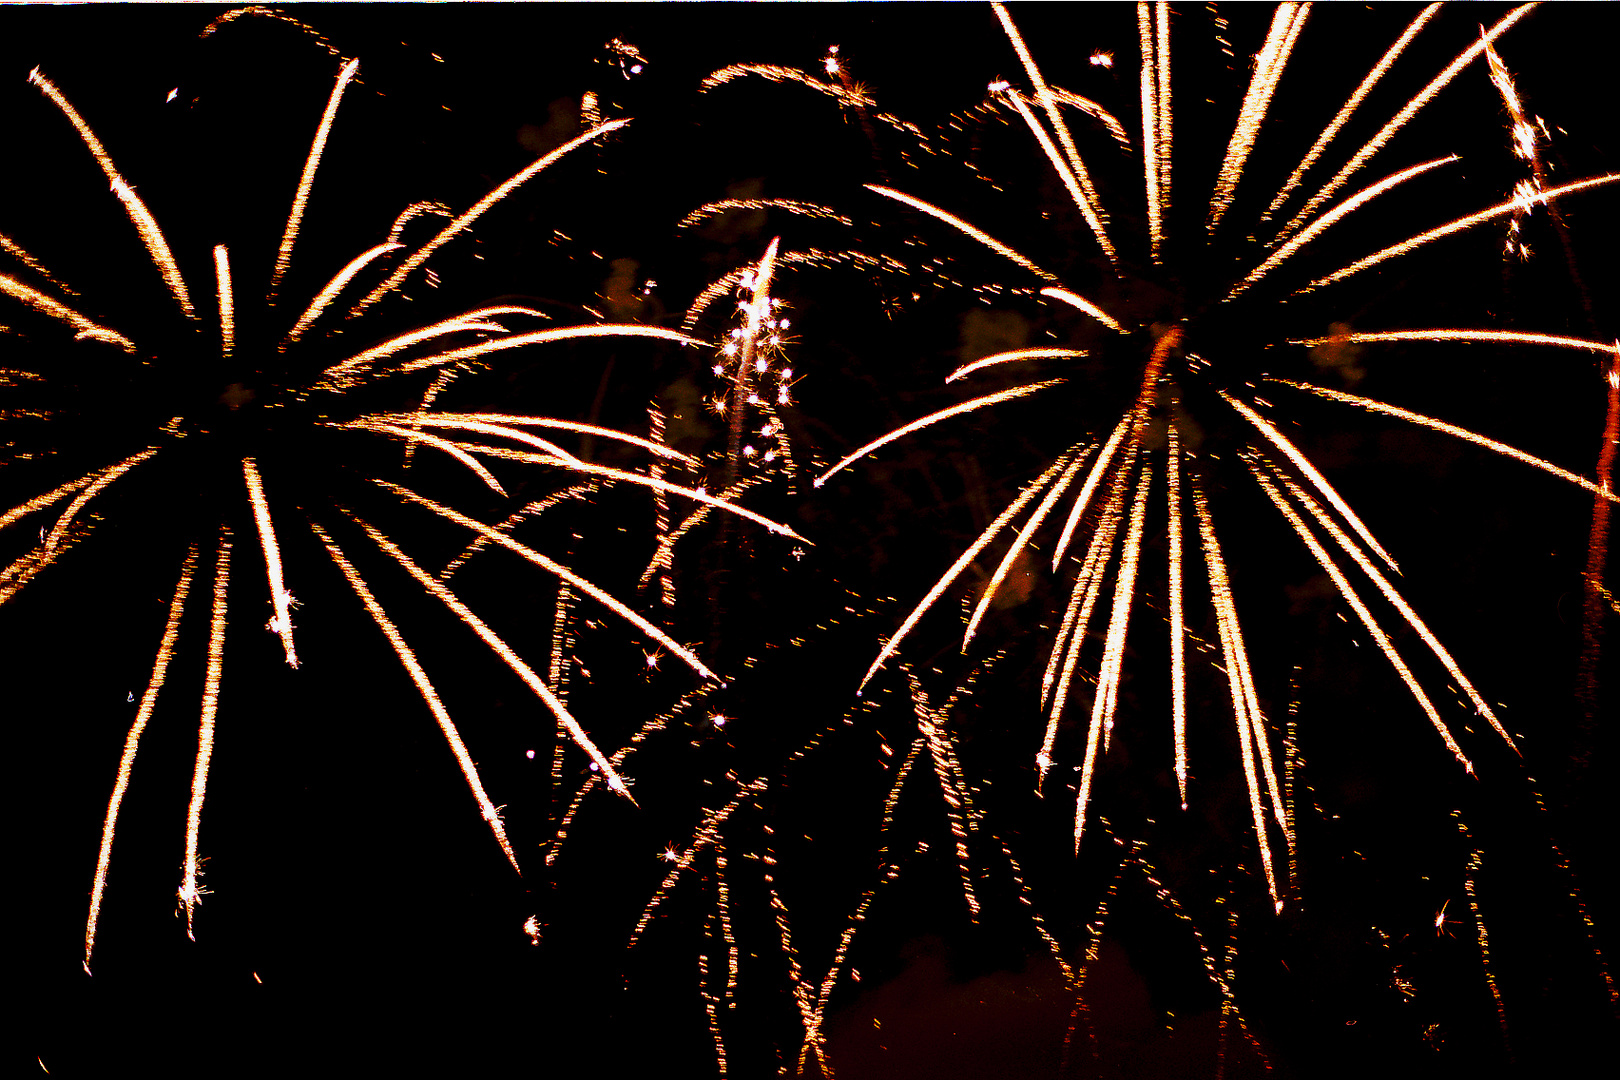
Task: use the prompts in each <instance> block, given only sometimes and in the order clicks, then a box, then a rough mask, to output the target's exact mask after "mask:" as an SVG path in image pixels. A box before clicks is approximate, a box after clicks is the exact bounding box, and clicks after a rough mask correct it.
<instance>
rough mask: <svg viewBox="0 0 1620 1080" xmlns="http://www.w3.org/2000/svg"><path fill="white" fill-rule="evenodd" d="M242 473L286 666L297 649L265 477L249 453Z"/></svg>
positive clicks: (294, 661) (291, 663) (274, 626)
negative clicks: (265, 489) (262, 557)
mask: <svg viewBox="0 0 1620 1080" xmlns="http://www.w3.org/2000/svg"><path fill="white" fill-rule="evenodd" d="M242 477H243V479H244V480H246V481H247V490H248V502H249V504H250V505H252V507H253V522H254V524H255V525H257V526H258V529H259V546H260V547H261V548H262V549H263V550H264V570H265V575H266V577H267V578H268V579H269V582H270V602H271V604H272V605H273V606H274V607H275V612H276V614H275V617H274V618H273V619H271V620H270V629H271V630H272V631H274V632H275V633H276V634H279V635H280V636H281V645H282V648H283V649H284V650H285V651H286V653H287V666H288V667H294V668H295V667H297V666H298V653H297V651H295V650H294V649H293V637H292V632H293V625H292V614H291V612H290V611H289V610H288V609H289V606H290V605H291V603H292V594H291V593H289V592H288V591H287V586H286V585H285V584H284V583H283V581H282V573H281V546H280V545H279V544H277V543H276V530H275V525H274V524H273V523H272V522H271V520H270V503H269V500H268V499H266V498H265V494H264V481H263V480H261V479H260V478H259V466H258V464H257V463H256V462H255V461H254V460H253V459H252V458H250V457H245V458H243V459H242Z"/></svg>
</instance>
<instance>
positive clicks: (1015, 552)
mask: <svg viewBox="0 0 1620 1080" xmlns="http://www.w3.org/2000/svg"><path fill="white" fill-rule="evenodd" d="M1086 450H1090V447H1087V448H1086ZM1073 452H1074V451H1073V450H1069V451H1066V452H1065V453H1064V454H1062V455H1059V457H1060V458H1062V457H1067V456H1068V454H1071V453H1073ZM1084 463H1085V451H1082V452H1081V453H1080V454H1078V455H1076V456H1075V458H1074V460H1073V461H1071V462H1070V463H1069V465H1068V467H1067V468H1065V469H1064V470H1063V475H1062V476H1060V477H1059V478H1058V481H1057V483H1055V484H1053V485H1052V486H1051V487H1050V488H1048V489H1047V492H1046V495H1045V496H1044V497H1043V498H1042V499H1041V502H1040V505H1039V506H1037V507H1036V508H1035V512H1034V513H1033V514H1031V515H1030V516H1029V520H1028V521H1026V522H1024V527H1023V528H1022V529H1020V530H1018V536H1017V537H1016V538H1015V539H1014V540H1013V542H1012V545H1011V546H1010V547H1008V548H1007V553H1006V554H1005V555H1003V556H1002V557H1001V562H1000V563H999V564H998V565H997V566H996V572H995V573H994V574H992V575H991V577H990V581H989V583H988V584H987V585H985V587H984V592H983V594H982V595H981V596H980V597H979V603H978V605H977V606H976V607H974V609H973V616H972V618H970V619H969V620H968V624H967V630H966V631H965V632H964V633H963V634H962V651H963V652H964V653H966V652H967V647H968V643H969V642H971V641H972V640H973V632H974V631H975V630H977V629H978V627H979V622H980V621H981V620H982V619H983V618H984V613H985V612H986V611H987V610H988V609H989V607H990V602H991V601H992V600H994V599H995V597H996V594H997V593H998V592H999V591H1000V589H1001V585H1002V582H1004V581H1006V580H1007V575H1008V574H1009V573H1010V572H1011V571H1012V568H1013V564H1014V563H1016V562H1017V561H1018V556H1019V555H1020V554H1021V553H1022V552H1023V550H1024V548H1025V547H1026V546H1028V544H1029V541H1030V537H1032V536H1034V535H1035V530H1036V529H1039V528H1040V527H1041V523H1042V522H1044V521H1045V520H1046V515H1047V514H1049V513H1051V512H1052V507H1053V506H1055V505H1057V501H1058V500H1059V499H1060V498H1062V497H1063V493H1064V492H1065V491H1067V490H1068V489H1069V484H1070V483H1072V482H1073V481H1074V475H1075V473H1077V472H1079V471H1080V466H1081V465H1083V464H1084Z"/></svg>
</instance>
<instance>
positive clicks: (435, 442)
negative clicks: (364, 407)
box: [342, 420, 506, 498]
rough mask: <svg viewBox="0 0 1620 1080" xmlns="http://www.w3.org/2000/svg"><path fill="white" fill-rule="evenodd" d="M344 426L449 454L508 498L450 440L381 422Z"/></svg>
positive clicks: (497, 483)
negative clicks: (419, 444)
mask: <svg viewBox="0 0 1620 1080" xmlns="http://www.w3.org/2000/svg"><path fill="white" fill-rule="evenodd" d="M342 426H343V427H346V428H358V429H361V430H364V431H381V432H385V433H387V434H389V435H394V436H396V437H398V438H401V439H406V440H409V441H410V442H413V443H421V444H422V445H424V446H430V447H432V448H433V449H435V450H438V451H440V452H442V453H445V454H449V455H450V456H451V457H453V458H455V459H456V460H457V461H459V462H461V464H463V465H465V466H466V467H467V468H469V469H471V470H472V472H473V474H474V475H475V476H477V477H478V479H480V480H482V481H483V482H484V486H485V487H487V488H489V489H490V490H491V491H493V492H495V494H497V495H499V496H501V497H502V498H505V497H506V489H505V488H503V487H501V483H500V481H499V480H496V479H495V477H494V475H493V474H492V473H491V472H490V471H489V470H488V469H486V468H484V466H483V463H481V462H480V461H479V460H478V459H477V458H475V457H473V456H472V455H471V454H469V453H467V451H465V450H463V449H462V448H461V447H459V446H457V445H456V444H455V443H453V442H451V441H450V440H449V439H443V438H440V437H439V436H437V435H431V434H429V433H428V432H426V431H417V430H416V429H415V428H407V427H400V426H399V425H398V424H385V423H383V422H382V421H380V420H357V421H355V422H354V423H352V424H344V425H342Z"/></svg>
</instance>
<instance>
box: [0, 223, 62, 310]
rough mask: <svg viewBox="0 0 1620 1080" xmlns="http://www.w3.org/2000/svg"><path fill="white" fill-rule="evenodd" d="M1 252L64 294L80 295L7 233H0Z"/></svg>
mask: <svg viewBox="0 0 1620 1080" xmlns="http://www.w3.org/2000/svg"><path fill="white" fill-rule="evenodd" d="M0 251H4V252H5V253H6V254H8V255H10V256H11V257H12V258H14V259H16V260H17V261H18V262H20V263H22V264H23V265H24V266H26V267H28V269H30V270H32V271H33V272H34V273H36V274H38V275H39V276H40V277H42V278H44V279H45V280H46V281H48V282H49V283H50V284H52V285H54V286H55V287H56V288H58V289H60V290H61V291H62V292H65V293H67V294H68V295H69V296H78V295H79V293H78V291H77V290H76V289H74V288H72V287H71V286H69V285H68V284H67V283H66V282H62V281H58V280H57V279H56V277H55V276H54V275H53V274H52V273H51V272H50V270H48V269H46V267H45V264H44V263H42V262H40V261H39V260H38V259H36V258H34V257H33V256H32V255H30V254H28V252H27V250H26V249H24V248H23V247H22V246H21V245H20V244H18V243H17V242H16V241H15V240H13V239H12V238H11V237H9V236H7V235H6V234H5V233H0Z"/></svg>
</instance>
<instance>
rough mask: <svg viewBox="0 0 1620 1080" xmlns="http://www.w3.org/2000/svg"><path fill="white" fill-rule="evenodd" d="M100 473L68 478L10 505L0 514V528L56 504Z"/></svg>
mask: <svg viewBox="0 0 1620 1080" xmlns="http://www.w3.org/2000/svg"><path fill="white" fill-rule="evenodd" d="M100 475H101V473H100V472H99V471H98V472H93V473H91V474H90V475H89V476H81V477H79V478H78V479H77V480H69V481H68V482H67V483H65V484H63V485H62V486H61V487H59V488H57V489H56V490H55V491H47V492H46V493H45V494H43V495H36V496H34V497H33V498H32V499H29V500H28V501H27V502H25V503H22V504H21V505H19V506H14V507H12V508H11V509H10V510H7V511H6V512H5V513H4V514H0V529H3V528H5V527H6V526H7V525H10V524H11V523H12V522H13V521H16V520H18V519H19V518H24V517H27V516H28V515H29V514H32V513H33V512H34V511H35V510H43V509H45V508H46V507H47V506H54V505H56V504H57V503H59V502H61V501H62V500H63V499H65V498H67V497H68V496H69V495H71V494H73V493H74V492H75V491H78V490H79V489H80V488H82V487H84V486H85V485H86V484H88V483H91V482H92V481H93V480H95V478H96V477H97V476H100Z"/></svg>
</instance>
